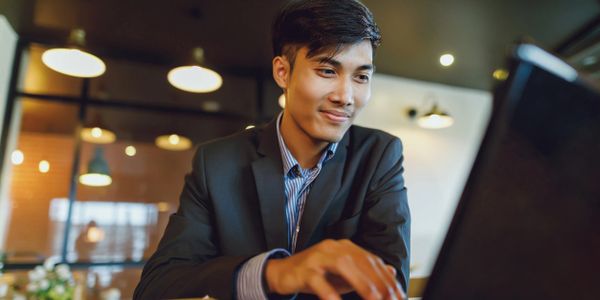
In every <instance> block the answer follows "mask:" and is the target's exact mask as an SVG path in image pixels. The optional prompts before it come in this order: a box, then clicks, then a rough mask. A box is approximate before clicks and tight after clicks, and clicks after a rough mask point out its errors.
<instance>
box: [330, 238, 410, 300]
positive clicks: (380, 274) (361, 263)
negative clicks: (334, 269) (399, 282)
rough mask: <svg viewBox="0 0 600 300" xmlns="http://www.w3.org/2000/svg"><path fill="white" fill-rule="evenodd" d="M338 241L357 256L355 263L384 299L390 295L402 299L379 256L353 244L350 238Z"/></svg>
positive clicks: (391, 276) (392, 277)
mask: <svg viewBox="0 0 600 300" xmlns="http://www.w3.org/2000/svg"><path fill="white" fill-rule="evenodd" d="M340 242H341V243H342V244H344V245H345V246H346V247H348V248H347V249H348V250H349V251H350V252H351V253H354V257H356V258H357V260H356V265H357V266H358V268H359V269H360V270H361V271H362V272H361V273H363V274H365V276H366V277H368V278H370V279H371V280H372V281H373V283H374V284H375V286H376V288H377V290H378V292H379V293H380V294H381V295H383V296H384V298H385V299H388V298H390V297H391V298H400V299H402V298H401V297H400V294H399V293H398V292H397V291H396V288H395V286H396V282H395V279H394V276H393V275H392V274H391V273H390V271H389V270H388V269H387V268H386V266H385V264H384V263H383V260H381V258H379V257H377V256H376V255H374V254H372V253H371V252H369V251H367V250H366V249H363V248H361V247H360V246H358V245H356V244H354V243H353V242H352V241H350V240H341V241H340ZM392 295H393V296H392Z"/></svg>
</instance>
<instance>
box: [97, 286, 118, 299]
mask: <svg viewBox="0 0 600 300" xmlns="http://www.w3.org/2000/svg"><path fill="white" fill-rule="evenodd" d="M100 298H101V299H104V300H119V299H121V291H119V289H117V288H110V289H108V290H106V291H104V292H102V294H101V295H100Z"/></svg>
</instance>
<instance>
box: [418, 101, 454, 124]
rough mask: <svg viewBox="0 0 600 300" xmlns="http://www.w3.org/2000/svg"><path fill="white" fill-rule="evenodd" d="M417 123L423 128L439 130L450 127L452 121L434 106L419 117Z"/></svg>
mask: <svg viewBox="0 0 600 300" xmlns="http://www.w3.org/2000/svg"><path fill="white" fill-rule="evenodd" d="M417 123H418V124H419V126H421V127H423V128H428V129H441V128H446V127H450V126H452V124H454V119H453V118H452V117H451V116H450V115H448V114H447V113H446V112H444V111H442V110H440V108H439V107H438V105H437V104H434V105H433V107H432V108H431V110H430V111H429V112H427V113H426V114H424V115H423V116H421V117H419V119H418V120H417Z"/></svg>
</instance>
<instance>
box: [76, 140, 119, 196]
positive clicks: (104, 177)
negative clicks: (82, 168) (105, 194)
mask: <svg viewBox="0 0 600 300" xmlns="http://www.w3.org/2000/svg"><path fill="white" fill-rule="evenodd" d="M79 182H80V183H81V184H83V185H87V186H94V187H101V186H107V185H110V184H111V183H112V178H111V177H110V170H109V168H108V163H107V162H106V160H105V159H104V149H102V148H101V147H96V149H95V150H94V158H92V159H91V160H90V162H89V163H88V169H87V173H85V174H83V175H81V176H79Z"/></svg>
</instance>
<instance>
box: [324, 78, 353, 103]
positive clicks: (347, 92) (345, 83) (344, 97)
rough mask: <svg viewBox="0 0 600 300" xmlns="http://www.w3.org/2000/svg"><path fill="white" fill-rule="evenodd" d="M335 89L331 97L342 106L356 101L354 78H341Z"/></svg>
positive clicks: (332, 100)
mask: <svg viewBox="0 0 600 300" xmlns="http://www.w3.org/2000/svg"><path fill="white" fill-rule="evenodd" d="M335 84H336V86H335V89H334V91H333V92H332V93H331V94H330V97H329V99H330V100H331V102H334V103H336V104H338V105H340V106H349V105H352V104H353V103H354V91H353V90H352V80H351V79H347V78H343V79H342V78H340V80H338V81H337V82H336V83H335Z"/></svg>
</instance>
